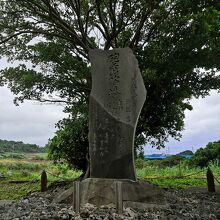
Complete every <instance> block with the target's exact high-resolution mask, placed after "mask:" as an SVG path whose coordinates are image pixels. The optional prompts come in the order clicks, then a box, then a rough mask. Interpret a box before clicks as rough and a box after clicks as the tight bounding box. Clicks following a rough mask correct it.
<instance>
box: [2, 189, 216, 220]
mask: <svg viewBox="0 0 220 220" xmlns="http://www.w3.org/2000/svg"><path fill="white" fill-rule="evenodd" d="M195 191H196V190H194V191H190V190H188V191H186V190H184V191H166V192H165V196H166V198H167V201H168V204H169V205H168V207H166V208H161V207H154V208H148V209H146V210H134V209H132V208H126V209H124V212H123V215H118V214H116V211H115V208H114V207H112V206H103V207H100V208H97V207H95V206H93V205H91V204H86V205H85V206H83V207H82V208H81V213H80V214H76V213H74V211H73V210H72V207H71V206H70V205H66V204H53V203H51V201H52V199H53V198H54V196H55V195H56V193H57V192H56V191H53V192H46V193H39V192H38V193H32V194H30V195H28V196H26V197H24V198H23V199H21V200H20V201H19V202H13V203H11V204H5V205H3V204H1V203H0V219H1V220H8V219H14V220H25V219H31V220H35V219H41V220H43V219H44V220H48V219H94V220H101V219H104V220H107V219H140V220H142V219H143V220H144V219H154V220H156V219H164V220H165V219H195V220H196V219H204V220H208V219H210V220H215V219H220V194H218V193H215V194H212V193H205V192H195Z"/></svg>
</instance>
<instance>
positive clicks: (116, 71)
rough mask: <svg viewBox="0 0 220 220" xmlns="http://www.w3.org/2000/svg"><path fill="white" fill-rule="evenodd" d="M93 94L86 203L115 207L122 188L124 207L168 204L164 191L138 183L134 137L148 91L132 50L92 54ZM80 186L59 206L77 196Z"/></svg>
mask: <svg viewBox="0 0 220 220" xmlns="http://www.w3.org/2000/svg"><path fill="white" fill-rule="evenodd" d="M89 57H90V61H91V71H92V91H91V94H90V104H89V155H90V178H87V179H85V180H83V181H81V183H80V186H79V187H80V190H79V191H80V193H79V194H80V195H79V197H80V198H79V199H80V202H79V203H80V204H81V205H83V204H86V203H92V204H94V205H97V206H101V205H108V204H115V198H116V197H117V196H116V195H117V187H115V186H116V185H117V184H118V183H119V181H120V185H121V192H120V193H121V198H122V204H123V206H124V207H126V206H127V207H133V208H146V207H149V206H151V205H153V206H154V205H156V206H158V205H166V202H165V199H164V196H163V190H162V189H160V188H158V187H155V186H152V185H150V184H147V183H145V182H140V181H136V175H135V167H134V137H135V130H136V126H137V121H138V117H139V115H140V112H141V109H142V107H143V104H144V101H145V97H146V89H145V86H144V82H143V79H142V77H141V74H140V70H139V68H138V62H137V60H136V58H135V56H134V55H133V52H132V50H131V49H129V48H123V49H114V50H110V51H103V50H98V49H95V50H91V51H90V53H89ZM73 191H74V187H73V188H71V189H69V190H67V191H65V192H64V193H62V194H61V195H59V197H58V198H56V199H55V202H61V201H64V200H66V199H67V198H70V197H71V194H72V192H73Z"/></svg>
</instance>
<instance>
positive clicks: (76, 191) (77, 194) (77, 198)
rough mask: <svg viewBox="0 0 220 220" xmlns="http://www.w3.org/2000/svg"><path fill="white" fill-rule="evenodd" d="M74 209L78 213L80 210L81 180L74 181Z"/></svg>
mask: <svg viewBox="0 0 220 220" xmlns="http://www.w3.org/2000/svg"><path fill="white" fill-rule="evenodd" d="M73 210H74V212H76V213H79V212H80V182H79V181H75V182H73Z"/></svg>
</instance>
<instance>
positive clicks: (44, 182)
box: [40, 170, 47, 192]
mask: <svg viewBox="0 0 220 220" xmlns="http://www.w3.org/2000/svg"><path fill="white" fill-rule="evenodd" d="M40 191H41V192H45V191H47V173H46V171H45V170H43V171H42V173H41V179H40Z"/></svg>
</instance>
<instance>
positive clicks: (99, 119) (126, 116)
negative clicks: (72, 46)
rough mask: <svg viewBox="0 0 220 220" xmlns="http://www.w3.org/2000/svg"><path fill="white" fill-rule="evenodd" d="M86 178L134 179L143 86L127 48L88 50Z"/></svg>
mask: <svg viewBox="0 0 220 220" xmlns="http://www.w3.org/2000/svg"><path fill="white" fill-rule="evenodd" d="M89 56H90V60H91V64H92V91H91V94H90V110H89V117H90V119H89V143H90V146H89V153H90V177H91V178H112V179H131V180H136V175H135V168H134V156H133V153H134V152H133V151H134V135H135V130H136V125H137V120H138V117H139V114H140V111H141V108H142V106H143V104H144V101H145V97H146V89H145V87H144V82H143V79H142V77H141V74H140V71H139V68H138V62H137V60H136V58H135V56H134V55H133V53H132V51H131V50H130V49H129V48H124V49H115V50H111V51H103V50H91V51H90V54H89Z"/></svg>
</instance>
